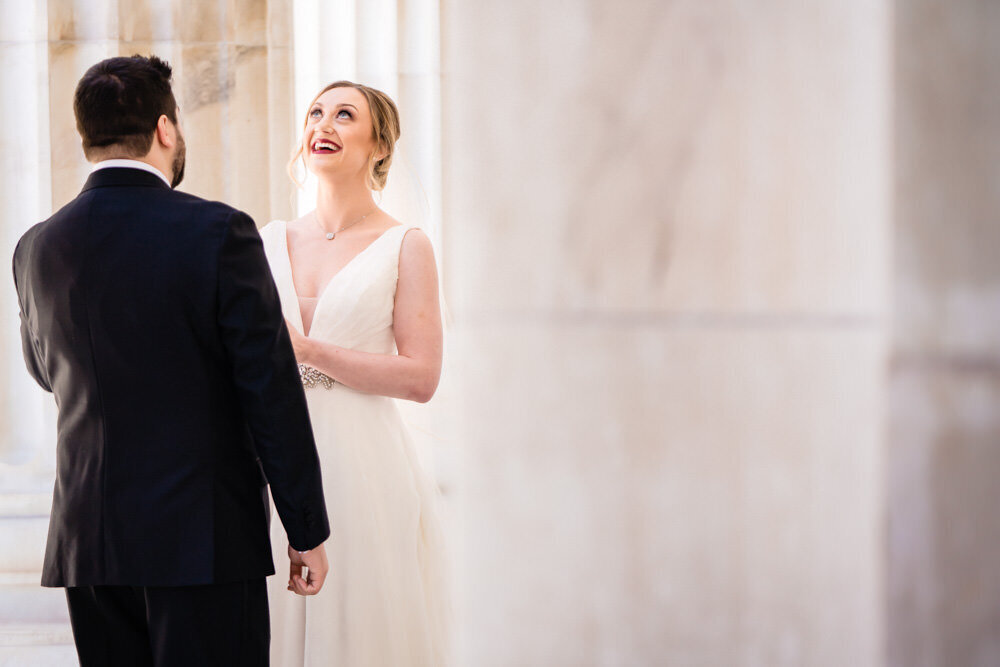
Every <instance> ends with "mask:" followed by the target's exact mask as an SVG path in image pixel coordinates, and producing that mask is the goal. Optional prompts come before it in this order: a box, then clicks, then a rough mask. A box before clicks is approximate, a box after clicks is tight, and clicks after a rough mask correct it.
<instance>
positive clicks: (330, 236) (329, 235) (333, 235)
mask: <svg viewBox="0 0 1000 667" xmlns="http://www.w3.org/2000/svg"><path fill="white" fill-rule="evenodd" d="M376 208H378V207H376ZM374 212H375V209H374V208H373V209H372V210H370V211H368V212H367V213H365V214H364V215H363V216H361V217H360V218H358V219H357V220H355V221H353V222H352V223H351V224H349V225H344V226H343V227H341V228H340V229H338V230H337V231H335V232H327V231H326V230H325V229H323V225H321V224H319V216H318V215H317V214H316V213H315V212H314V213H313V220H315V221H316V226H317V227H319V228H320V229H323V231H324V232H326V240H327V241H332V240H333V239H335V238H337V234H339V233H340V232H342V231H344V230H345V229H347V228H348V227H353V226H354V225H356V224H358V223H359V222H361V221H362V220H364V219H365V218H367V217H368V216H369V215H371V214H372V213H374Z"/></svg>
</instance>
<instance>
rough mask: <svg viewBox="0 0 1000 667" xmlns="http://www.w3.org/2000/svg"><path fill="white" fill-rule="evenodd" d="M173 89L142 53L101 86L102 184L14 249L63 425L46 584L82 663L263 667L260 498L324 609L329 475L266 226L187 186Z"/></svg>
mask: <svg viewBox="0 0 1000 667" xmlns="http://www.w3.org/2000/svg"><path fill="white" fill-rule="evenodd" d="M170 76H171V70H170V66H169V65H168V64H167V63H165V62H163V61H162V60H160V59H158V58H156V57H149V58H146V57H141V56H132V57H130V58H110V59H108V60H104V61H102V62H100V63H97V64H96V65H94V66H93V67H91V68H90V69H89V70H88V71H87V73H86V74H85V75H84V76H83V78H82V79H81V80H80V82H79V84H78V85H77V89H76V94H75V97H74V111H75V113H76V121H77V128H78V130H79V132H80V135H81V137H82V138H83V150H84V154H85V155H86V157H87V159H88V160H89V161H90V162H92V163H94V167H93V171H92V173H91V175H90V178H89V179H87V182H86V184H85V185H84V187H83V191H82V192H81V193H80V194H79V196H77V198H76V199H74V200H73V201H71V202H70V203H69V204H67V205H66V206H64V207H63V208H62V209H60V210H59V211H58V212H57V213H55V214H54V215H53V216H52V217H51V218H49V219H48V220H46V221H44V222H42V223H39V224H37V225H35V226H34V227H32V228H31V229H30V230H28V232H27V233H26V234H24V236H23V237H21V240H20V242H19V243H18V245H17V249H16V250H15V251H14V281H15V284H16V287H17V295H18V302H19V305H20V311H21V337H22V343H23V348H24V358H25V361H26V363H27V366H28V370H29V371H30V372H31V374H32V376H34V378H35V380H37V381H38V383H39V384H40V385H41V386H42V388H43V389H45V390H47V391H51V392H52V393H53V394H54V395H55V401H56V404H57V405H58V407H59V422H58V444H57V461H58V463H57V472H56V483H55V490H54V495H53V501H52V516H51V523H50V525H49V535H48V543H47V546H46V550H45V561H44V566H43V572H42V585H43V586H50V587H65V588H66V597H67V600H68V603H69V611H70V619H71V621H72V625H73V636H74V639H75V641H76V646H77V652H78V654H79V657H80V662H81V664H82V665H84V666H87V665H129V666H137V665H157V666H160V665H240V666H243V665H266V664H267V660H268V643H269V638H270V631H269V626H268V607H267V591H266V586H265V577H266V576H267V575H270V574H273V573H274V565H273V562H272V559H271V548H270V545H269V540H268V518H269V514H268V504H267V498H266V494H267V491H266V485H267V484H268V483H269V484H270V486H271V495H272V496H273V498H274V502H275V506H276V507H277V511H278V514H279V516H280V517H281V522H282V524H283V525H284V527H285V530H286V531H287V533H288V540H289V543H290V544H291V547H290V548H289V557H290V559H291V561H292V562H291V573H292V577H291V578H292V587H293V588H294V589H295V591H296V592H298V593H300V594H303V595H309V594H315V593H316V592H318V591H319V589H320V587H321V586H322V584H323V579H324V578H325V576H326V571H327V562H326V553H325V551H324V547H323V542H324V541H325V540H326V538H327V537H328V536H329V533H330V530H329V526H328V523H327V516H326V505H325V503H324V499H323V491H322V485H321V480H320V469H319V460H318V456H317V453H316V445H315V443H314V442H313V435H312V430H311V427H310V425H309V419H308V415H307V412H306V403H305V395H304V393H303V390H302V384H301V381H300V378H299V373H298V369H297V366H296V363H295V357H294V355H293V352H292V345H291V342H290V340H289V336H288V331H287V329H286V328H285V324H284V320H283V319H282V315H281V307H280V305H279V302H278V294H277V292H276V290H275V286H274V282H273V281H272V279H271V274H270V272H269V269H268V265H267V261H266V259H265V257H264V252H263V246H262V244H261V241H260V237H259V236H258V234H257V229H256V227H255V226H254V223H253V221H252V220H251V219H250V217H249V216H247V215H246V214H245V213H242V212H240V211H238V210H236V209H233V208H231V207H229V206H226V205H224V204H220V203H217V202H209V201H205V200H202V199H199V198H197V197H193V196H190V195H187V194H183V193H180V192H177V191H175V190H173V189H172V188H174V187H176V186H177V184H178V183H180V181H181V178H182V177H183V173H184V137H183V135H182V133H181V129H180V126H179V124H178V117H177V110H178V109H177V104H176V102H175V101H174V96H173V93H172V91H171V87H170ZM303 566H305V568H308V577H307V578H303V577H302V576H301V573H302V571H303Z"/></svg>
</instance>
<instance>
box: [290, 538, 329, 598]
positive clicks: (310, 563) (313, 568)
mask: <svg viewBox="0 0 1000 667" xmlns="http://www.w3.org/2000/svg"><path fill="white" fill-rule="evenodd" d="M288 560H289V561H290V562H291V565H290V567H289V573H288V590H290V591H292V592H294V593H298V594H299V595H316V594H317V593H319V589H321V588H323V582H324V581H326V573H327V571H328V570H329V569H330V565H329V564H328V563H327V562H326V546H324V545H322V544H321V545H319V546H318V547H316V548H314V549H310V550H309V551H306V552H305V553H301V554H300V553H299V552H298V551H296V550H295V549H293V548H292V547H291V546H289V547H288ZM303 567H305V568H306V570H307V571H308V572H307V573H306V576H305V577H304V578H303V576H302V568H303Z"/></svg>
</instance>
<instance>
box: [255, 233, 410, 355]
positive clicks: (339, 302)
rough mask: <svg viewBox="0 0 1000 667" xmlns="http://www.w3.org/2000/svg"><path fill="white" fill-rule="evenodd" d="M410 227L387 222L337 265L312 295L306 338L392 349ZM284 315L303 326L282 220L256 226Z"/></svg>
mask: <svg viewBox="0 0 1000 667" xmlns="http://www.w3.org/2000/svg"><path fill="white" fill-rule="evenodd" d="M409 229H411V228H410V227H406V226H405V225H396V226H394V227H390V228H389V229H387V230H386V231H385V232H383V233H382V235H381V236H379V237H378V238H376V239H375V240H374V241H372V242H371V243H370V244H369V245H368V247H366V248H365V249H364V250H362V251H361V252H360V253H358V254H357V255H355V256H354V258H353V259H351V260H350V261H349V262H348V263H347V264H346V265H344V267H343V268H342V269H341V270H340V271H338V272H337V273H336V274H335V275H334V276H333V278H331V279H330V282H328V283H327V285H326V287H325V288H324V289H323V291H322V292H321V293H319V294H317V295H316V297H315V298H316V300H315V303H314V304H313V311H312V317H311V324H310V326H309V327H308V331H309V338H312V339H315V340H321V341H324V342H327V343H333V344H334V345H339V346H341V347H346V348H349V349H352V350H361V351H364V352H374V353H381V354H391V353H393V352H395V350H396V344H395V338H394V336H393V329H392V312H393V307H394V305H395V299H396V281H397V280H398V278H399V250H400V247H401V245H402V243H403V237H404V236H405V235H406V232H407V231H408V230H409ZM260 235H261V238H262V239H263V241H264V252H265V253H266V254H267V260H268V263H269V264H270V265H271V273H272V275H273V276H274V282H275V284H276V285H277V287H278V296H279V297H280V299H281V307H282V310H283V312H284V314H285V318H286V319H287V320H288V321H289V322H290V323H291V325H292V326H294V327H296V328H297V329H298V330H299V331H300V332H304V331H305V328H304V327H303V317H302V315H303V312H302V309H301V307H300V301H299V295H298V294H296V292H295V284H294V282H293V281H292V267H291V262H290V259H289V255H288V236H287V234H286V223H285V221H284V220H274V221H272V222H270V223H268V224H267V225H266V226H265V227H264V228H263V229H261V230H260Z"/></svg>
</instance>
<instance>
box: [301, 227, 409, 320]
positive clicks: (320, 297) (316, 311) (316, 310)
mask: <svg viewBox="0 0 1000 667" xmlns="http://www.w3.org/2000/svg"><path fill="white" fill-rule="evenodd" d="M282 222H283V223H284V224H283V226H282V228H281V239H282V242H283V243H284V247H285V262H286V263H287V265H288V280H289V281H290V283H291V285H290V287H291V288H292V294H294V295H295V299H294V303H295V314H296V315H298V319H299V322H298V324H299V332H301V333H302V335H303V336H305V337H306V338H309V337H310V334H311V333H312V331H313V329H314V328H315V327H316V317H317V315H319V308H320V306H321V305H322V304H323V298H324V297H325V296H326V293H327V292H329V291H330V287H332V286H333V283H334V282H336V280H337V278H338V277H340V274H342V273H343V272H344V271H346V270H347V269H348V268H350V266H351V265H352V264H354V263H355V262H356V261H357V259H358V258H359V257H361V256H362V255H364V254H365V253H367V252H368V251H369V250H371V248H372V246H374V245H375V244H376V243H378V242H379V241H380V240H382V238H384V237H385V236H386V235H387V234H388V233H389V232H391V231H392V230H394V229H396V228H397V227H403V225H401V224H395V225H393V226H391V227H389V228H388V229H386V230H385V231H383V232H382V233H381V234H379V235H378V236H376V237H375V238H374V239H373V240H372V242H371V243H369V244H368V245H366V246H365V247H364V248H362V249H361V251H360V252H358V254H356V255H355V256H354V257H351V258H350V259H349V260H347V262H346V263H345V264H344V265H343V266H342V267H340V269H338V270H337V272H336V273H334V274H333V275H332V276H330V279H329V280H327V281H326V284H325V285H323V289H321V290H320V291H319V293H317V295H316V296H315V297H300V296H299V292H298V290H297V289H296V288H295V271H294V270H293V269H292V255H291V253H290V252H289V248H288V223H287V222H285V221H282ZM300 298H303V299H304V298H314V299H316V305H315V306H313V313H312V320H311V321H310V324H309V333H306V331H305V324H304V322H303V321H302V307H301V306H300V305H299V299H300Z"/></svg>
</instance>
